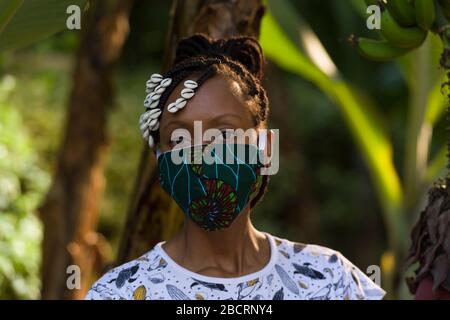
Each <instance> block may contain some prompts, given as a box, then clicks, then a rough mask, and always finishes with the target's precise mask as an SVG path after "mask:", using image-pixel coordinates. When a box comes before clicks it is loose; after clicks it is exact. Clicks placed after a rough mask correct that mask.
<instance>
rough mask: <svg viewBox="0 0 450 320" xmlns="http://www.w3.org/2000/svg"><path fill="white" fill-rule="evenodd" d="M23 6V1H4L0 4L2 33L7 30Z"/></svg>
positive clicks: (0, 29)
mask: <svg viewBox="0 0 450 320" xmlns="http://www.w3.org/2000/svg"><path fill="white" fill-rule="evenodd" d="M22 4H23V0H3V1H2V2H0V33H1V32H2V31H3V30H4V29H5V27H6V26H7V25H8V23H9V22H10V21H11V19H12V17H13V16H14V15H15V14H16V12H17V10H18V9H19V8H20V6H21V5H22Z"/></svg>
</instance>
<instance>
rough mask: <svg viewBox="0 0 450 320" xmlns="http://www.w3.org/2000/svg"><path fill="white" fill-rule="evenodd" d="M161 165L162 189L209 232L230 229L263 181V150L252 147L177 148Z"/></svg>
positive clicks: (160, 158)
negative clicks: (261, 155)
mask: <svg viewBox="0 0 450 320" xmlns="http://www.w3.org/2000/svg"><path fill="white" fill-rule="evenodd" d="M158 165H159V181H160V184H161V186H162V188H163V189H164V190H165V191H166V192H167V193H168V194H169V195H170V196H171V197H172V198H173V199H174V200H175V201H176V202H177V204H178V205H179V206H180V207H181V209H182V210H183V212H184V213H185V215H186V216H187V217H188V218H190V219H192V220H193V221H194V222H196V223H197V224H198V225H199V226H200V227H201V228H203V229H205V230H208V231H214V230H220V229H225V228H227V227H229V226H230V225H231V223H232V222H233V220H234V219H235V218H236V217H237V216H238V215H239V213H240V212H241V211H242V209H244V208H245V207H246V206H247V204H248V203H249V201H251V200H252V199H253V198H254V197H255V196H256V194H257V193H258V191H259V187H260V186H261V182H262V176H261V175H260V168H261V167H262V166H263V165H262V164H261V162H260V151H259V149H258V147H257V146H256V145H252V144H209V145H201V146H190V147H186V148H182V149H176V150H172V151H168V152H164V153H161V154H159V155H158Z"/></svg>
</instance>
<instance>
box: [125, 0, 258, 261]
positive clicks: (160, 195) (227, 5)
mask: <svg viewBox="0 0 450 320" xmlns="http://www.w3.org/2000/svg"><path fill="white" fill-rule="evenodd" d="M263 14H264V7H263V6H262V0H234V1H229V0H175V1H174V2H173V5H172V9H171V17H170V25H169V29H168V35H167V38H166V48H165V61H164V65H163V68H162V71H165V70H167V69H168V68H169V66H170V64H171V63H172V60H173V58H174V53H175V49H176V44H177V43H178V41H179V40H180V39H181V38H183V37H186V36H190V35H193V34H195V33H197V32H201V33H205V34H208V35H209V36H211V37H213V38H226V37H230V36H236V35H250V36H254V37H258V36H259V29H260V22H261V18H262V16H263ZM182 221H183V216H182V213H181V211H180V209H179V208H178V206H177V205H176V203H175V202H174V201H172V200H171V199H170V198H169V196H168V195H166V194H165V193H164V191H163V190H162V189H161V187H160V185H159V181H158V170H157V166H156V159H155V157H154V155H153V153H151V152H150V150H149V148H148V146H147V145H144V148H143V151H142V155H141V161H140V165H139V168H138V172H137V178H136V181H135V187H134V191H133V193H132V195H131V199H130V206H129V209H128V212H127V222H126V225H125V230H124V233H123V238H122V242H121V247H120V250H119V255H118V258H117V264H121V263H123V262H125V261H128V260H131V259H134V258H136V257H138V256H140V255H141V254H143V253H144V252H146V251H148V250H149V249H150V248H151V247H152V246H153V245H155V244H156V243H157V242H159V241H161V240H163V239H167V238H169V237H170V236H172V235H173V234H174V233H175V232H176V231H177V230H178V229H179V227H180V226H181V224H182Z"/></svg>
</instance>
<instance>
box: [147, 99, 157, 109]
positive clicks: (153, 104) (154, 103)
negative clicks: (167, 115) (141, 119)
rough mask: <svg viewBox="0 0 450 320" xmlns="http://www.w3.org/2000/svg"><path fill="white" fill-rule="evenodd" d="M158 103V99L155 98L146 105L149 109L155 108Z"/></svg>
mask: <svg viewBox="0 0 450 320" xmlns="http://www.w3.org/2000/svg"><path fill="white" fill-rule="evenodd" d="M158 104H159V100H155V101H153V102H152V103H151V104H150V105H149V106H148V107H149V108H150V109H153V108H156V107H157V106H158Z"/></svg>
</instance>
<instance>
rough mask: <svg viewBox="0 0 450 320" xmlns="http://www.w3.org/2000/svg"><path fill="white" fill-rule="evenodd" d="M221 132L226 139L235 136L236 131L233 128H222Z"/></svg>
mask: <svg viewBox="0 0 450 320" xmlns="http://www.w3.org/2000/svg"><path fill="white" fill-rule="evenodd" d="M221 134H222V139H223V140H224V141H226V140H228V139H231V138H233V137H234V132H233V130H232V129H226V130H221Z"/></svg>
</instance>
